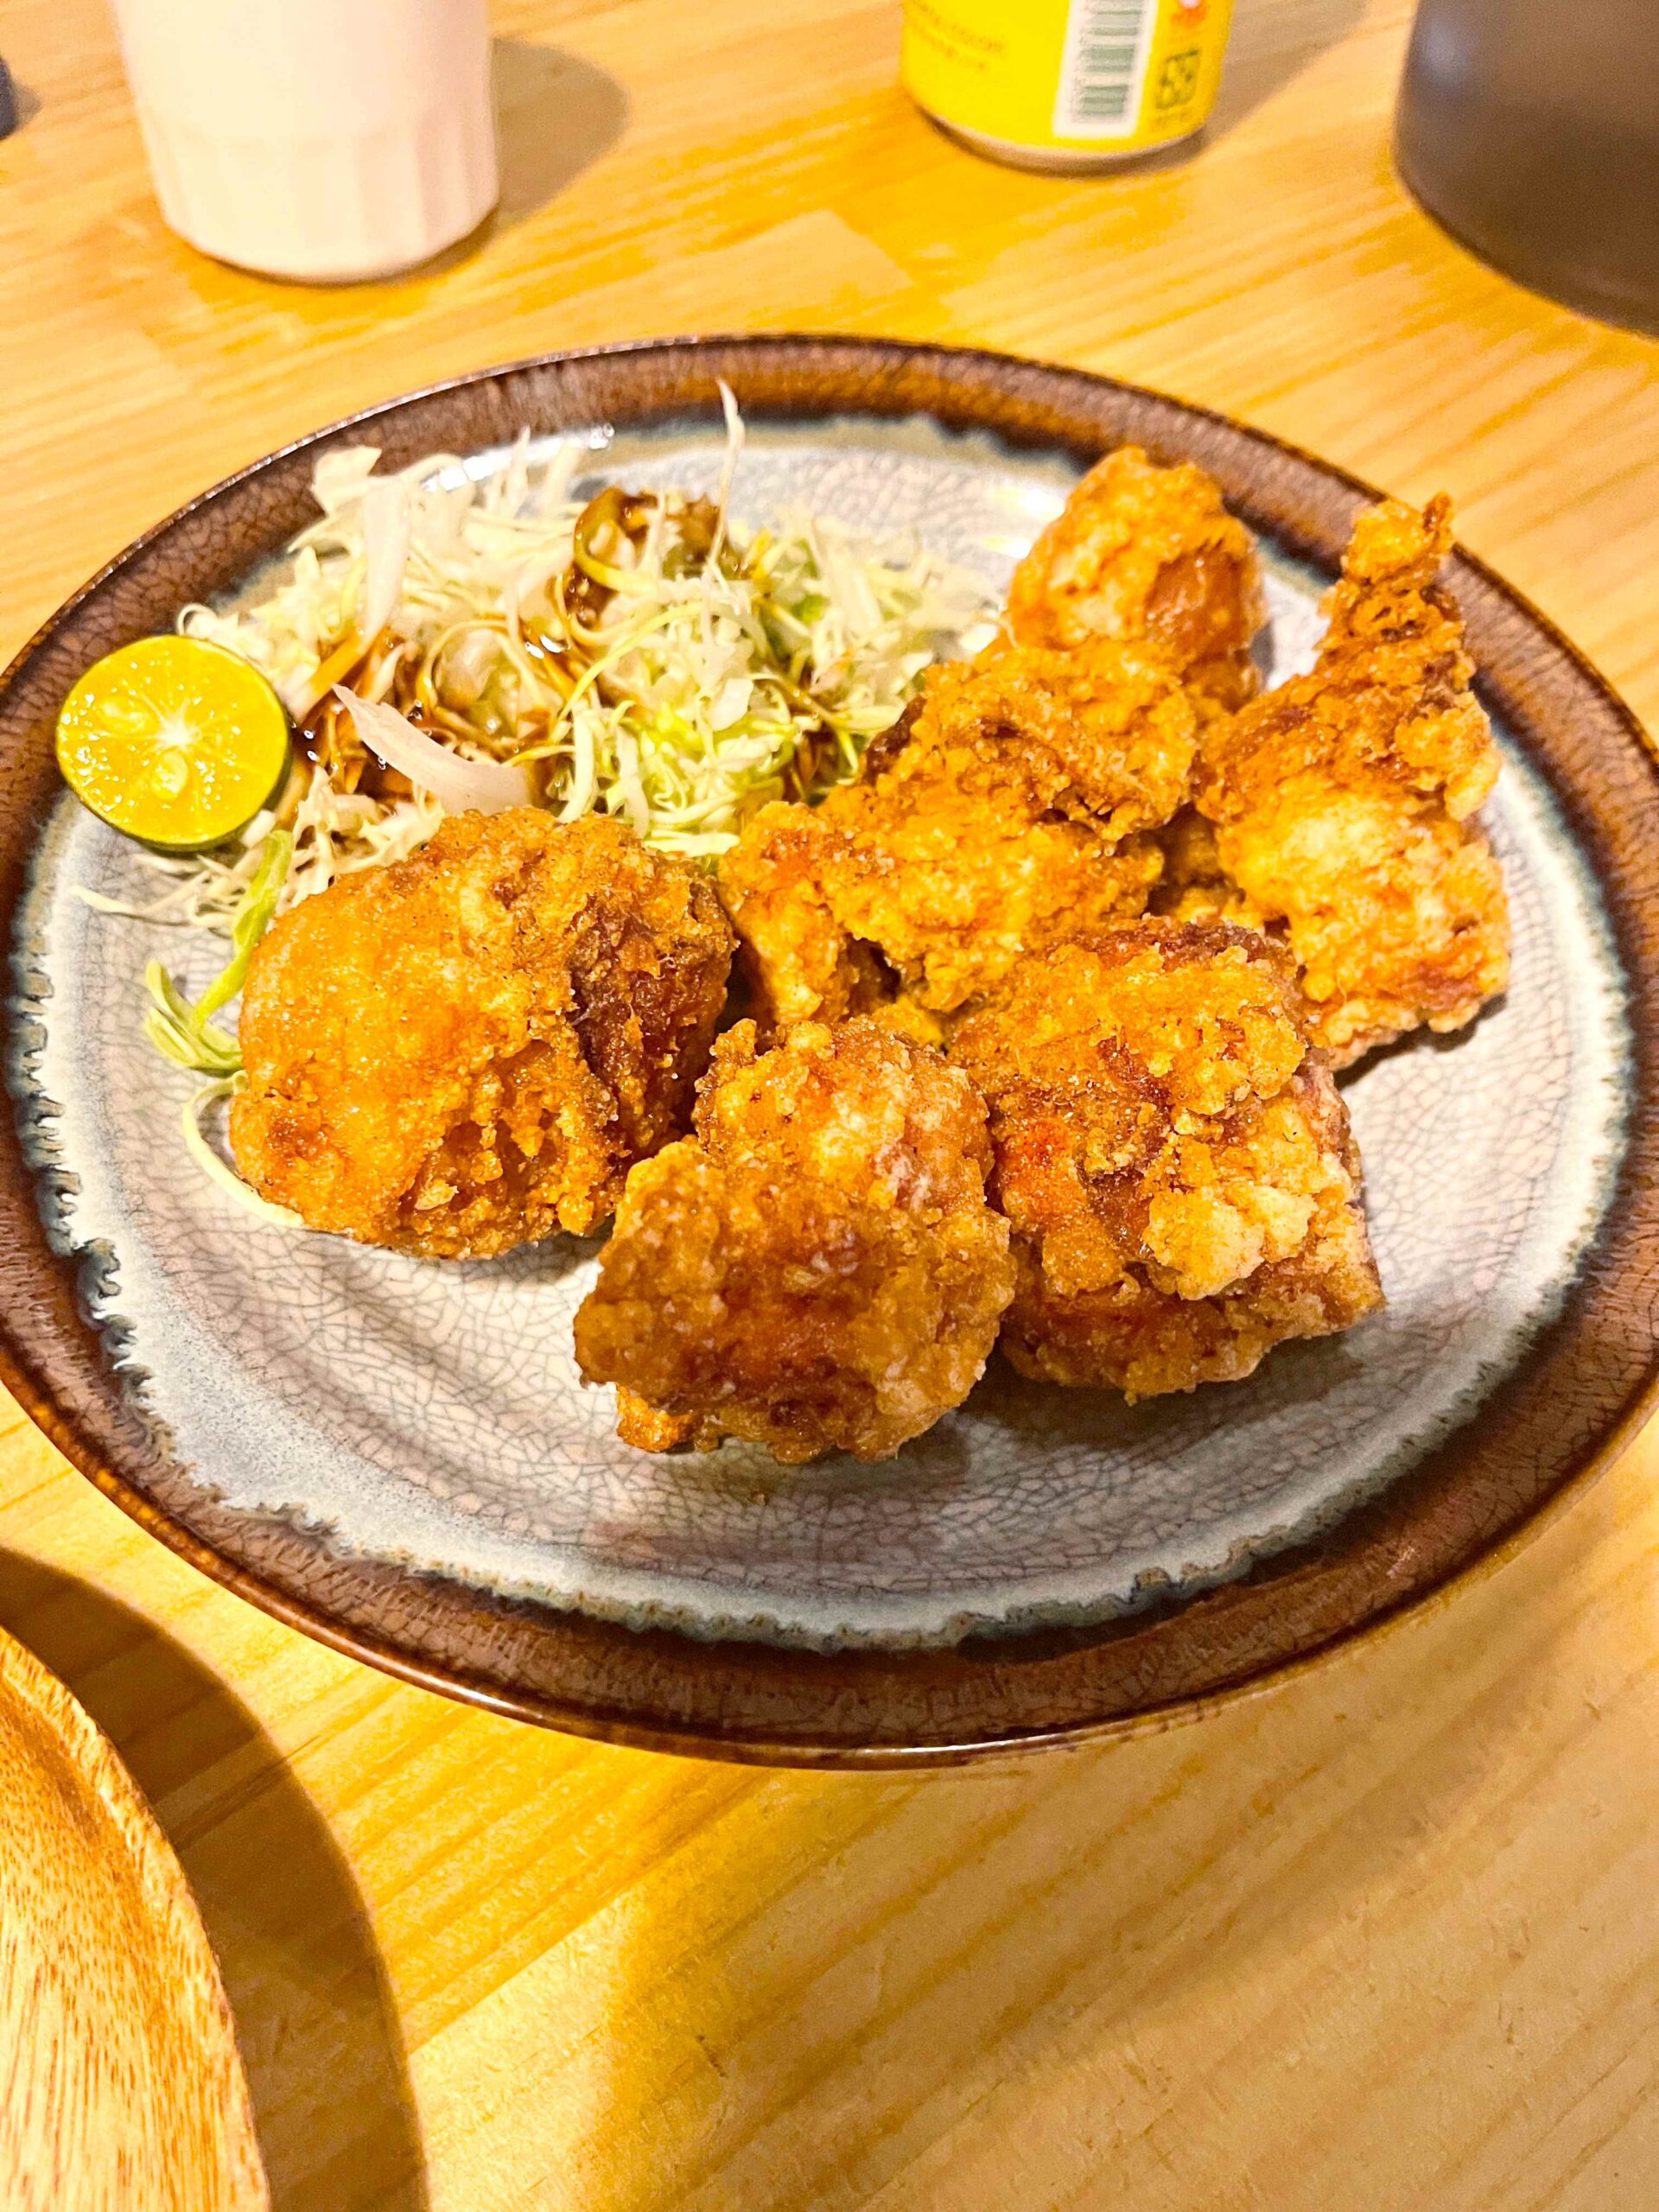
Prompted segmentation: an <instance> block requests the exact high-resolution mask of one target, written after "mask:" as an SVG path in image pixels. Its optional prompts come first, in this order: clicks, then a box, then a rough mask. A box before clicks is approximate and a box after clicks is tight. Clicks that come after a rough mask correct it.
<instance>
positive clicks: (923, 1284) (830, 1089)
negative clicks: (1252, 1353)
mask: <svg viewBox="0 0 1659 2212" xmlns="http://www.w3.org/2000/svg"><path fill="white" fill-rule="evenodd" d="M989 1165H990V1144H989V1141H988V1138H987V1135H986V1133H985V1109H984V1105H983V1103H982V1101H981V1099H980V1098H979V1096H978V1095H977V1093H976V1091H975V1090H974V1088H973V1086H972V1084H970V1083H969V1081H968V1079H967V1077H965V1076H963V1075H962V1074H961V1073H959V1072H958V1071H957V1070H956V1069H954V1068H950V1067H948V1066H947V1065H945V1064H944V1061H943V1060H942V1059H941V1058H939V1056H938V1053H937V1052H931V1051H929V1050H927V1049H926V1048H925V1047H923V1046H916V1045H912V1044H911V1043H910V1042H909V1041H908V1040H906V1039H902V1038H899V1037H895V1036H893V1035H892V1034H891V1033H888V1032H887V1031H885V1030H883V1029H881V1028H880V1027H877V1026H876V1025H875V1024H874V1023H873V1022H870V1021H868V1020H854V1021H850V1022H847V1023H844V1024H842V1026H841V1027H838V1028H835V1029H830V1028H828V1027H824V1026H823V1024H821V1023H817V1022H808V1023H804V1024H802V1025H801V1026H800V1027H797V1028H795V1029H792V1030H791V1031H790V1033H788V1035H787V1036H786V1038H785V1040H784V1042H783V1043H782V1044H781V1045H779V1046H778V1047H777V1048H776V1049H775V1050H773V1051H772V1052H766V1053H764V1054H761V1055H760V1056H759V1057H757V1056H756V1052H755V1030H754V1025H753V1022H747V1021H746V1022H740V1023H739V1024H738V1026H737V1027H735V1028H734V1029H732V1030H730V1031H728V1033H727V1034H726V1035H725V1036H724V1037H722V1038H721V1040H720V1043H719V1044H718V1045H717V1046H716V1047H715V1063H714V1066H713V1067H712V1068H711V1070H710V1071H709V1074H708V1076H707V1077H705V1078H704V1080H703V1082H702V1086H701V1088H700V1090H699V1093H698V1100H697V1113H696V1135H695V1136H692V1137H688V1138H686V1139H684V1140H683V1141H682V1142H681V1143H679V1144H675V1145H671V1146H669V1147H668V1148H667V1150H666V1151H664V1152H660V1153H658V1155H657V1157H656V1158H655V1159H654V1160H647V1161H645V1163H644V1164H643V1165H642V1166H639V1167H637V1168H635V1170H634V1172H633V1173H632V1175H630V1177H629V1178H628V1186H627V1191H626V1194H625V1196H624V1198H623V1200H622V1203H621V1205H620V1207H619V1208H618V1210H617V1217H616V1228H615V1230H614V1232H613V1235H612V1237H611V1241H610V1243H608V1244H607V1247H606V1249H605V1255H604V1258H603V1260H602V1261H601V1266H600V1274H599V1281H598V1282H597V1284H596V1285H595V1287H594V1289H593V1291H592V1292H591V1293H590V1294H588V1298H587V1299H586V1300H584V1302H583V1304H582V1308H581V1311H580V1312H579V1313H577V1315H576V1324H575V1334H576V1357H577V1359H578V1361H579V1362H580V1363H581V1367H582V1373H583V1374H584V1375H585V1376H587V1377H588V1380H589V1381H590V1382H597V1383H618V1384H619V1385H620V1386H621V1388H620V1390H619V1393H618V1397H619V1409H620V1415H621V1419H620V1423H619V1433H620V1434H621V1435H622V1436H623V1437H624V1439H625V1440H626V1441H627V1442H629V1443H632V1444H638V1445H640V1446H643V1447H644V1448H645V1449H646V1450H648V1451H650V1450H661V1449H663V1448H664V1447H665V1446H667V1445H668V1444H671V1443H674V1442H677V1441H679V1440H682V1439H683V1438H685V1437H688V1436H690V1437H695V1438H696V1440H697V1441H698V1442H700V1443H702V1444H709V1443H712V1442H713V1441H714V1440H715V1439H716V1438H717V1437H719V1436H721V1435H722V1434H723V1435H728V1436H741V1437H747V1438H749V1439H751V1440H753V1441H755V1442H757V1443H761V1444H765V1445H767V1446H770V1448H771V1450H772V1454H773V1456H774V1458H776V1459H780V1460H782V1461H784V1462H785V1464H786V1465H792V1464H794V1463H795V1462H797V1461H799V1460H803V1459H812V1458H814V1457H816V1455H817V1453H819V1452H829V1451H842V1452H855V1453H856V1455H857V1456H858V1457H859V1458H860V1459H887V1458H890V1457H891V1456H892V1454H893V1452H897V1451H898V1449H899V1446H900V1445H901V1444H903V1443H905V1442H906V1440H908V1439H909V1438H911V1437H912V1436H919V1435H920V1434H921V1433H922V1431H923V1430H924V1429H925V1428H928V1427H931V1425H932V1424H933V1422H934V1421H937V1420H938V1418H939V1416H940V1414H943V1413H945V1412H947V1411H948V1410H949V1409H950V1408H951V1407H952V1406H956V1405H959V1404H960V1403H961V1402H962V1401H963V1398H965V1397H966V1396H967V1395H968V1392H969V1390H970V1389H972V1387H973V1385H974V1383H975V1381H976V1379H977V1377H978V1376H979V1373H980V1370H982V1367H983V1366H984V1364H985V1360H986V1357H987V1356H988V1353H989V1351H990V1349H991V1346H992V1344H994V1343H995V1340H996V1330H997V1324H998V1322H999V1321H1000V1319H1001V1315H1002V1311H1003V1308H1004V1307H1005V1306H1007V1302H1008V1299H1009V1297H1010V1295H1011V1294H1012V1291H1013V1288H1014V1263H1013V1262H1012V1261H1011V1260H1010V1258H1009V1256H1008V1230H1007V1223H1006V1222H1004V1221H1002V1220H1001V1218H1000V1217H998V1216H997V1215H995V1213H993V1212H992V1211H991V1209H990V1208H989V1206H988V1205H987V1204H986V1202H985V1194H984V1184H985V1175H986V1171H987V1169H988V1167H989Z"/></svg>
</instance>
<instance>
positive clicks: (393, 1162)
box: [230, 807, 732, 1259]
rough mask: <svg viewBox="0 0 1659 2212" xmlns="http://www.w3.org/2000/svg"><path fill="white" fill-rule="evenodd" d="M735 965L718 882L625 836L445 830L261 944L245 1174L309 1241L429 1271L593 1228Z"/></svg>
mask: <svg viewBox="0 0 1659 2212" xmlns="http://www.w3.org/2000/svg"><path fill="white" fill-rule="evenodd" d="M731 956H732V936H731V931H730V930H729V929H728V926H727V924H726V920H725V918H724V916H723V915H722V914H721V911H720V905H719V901H718V899H716V897H715V892H714V888H713V887H712V885H710V884H709V883H708V882H707V881H705V880H703V879H702V877H701V876H699V875H698V874H696V873H695V872H694V871H693V870H692V869H691V868H688V867H686V866H685V865H684V864H683V863H682V862H680V861H675V860H672V859H670V858H667V857H665V856H664V855H661V854H658V853H654V852H652V851H650V850H648V849H647V848H646V847H645V846H644V845H642V844H641V843H640V842H639V839H638V838H637V837H636V836H634V834H633V832H632V830H631V829H628V828H626V826H625V825H624V824H623V823H620V822H616V821H613V820H611V819H609V818H607V817H603V816H589V817H587V818H586V819H584V820H582V821H579V822H572V823H560V822H557V821H556V820H555V819H554V818H553V817H551V816H550V815H548V814H544V813H541V812H538V811H537V810H534V809H531V808H528V807H525V808H515V809H513V810H511V811H509V812H506V813H502V814H495V815H490V816H485V815H479V814H463V815H457V816H454V817H451V818H450V819H449V820H448V821H447V822H445V823H444V824H443V826H442V828H441V829H440V830H439V831H438V833H437V835H436V836H435V837H434V838H433V840H432V841H431V842H430V843H429V845H427V846H426V847H424V849H423V850H421V851H420V852H418V853H416V854H415V855H414V856H413V857H412V858H411V859H409V860H405V861H397V862H396V863H395V864H393V865H392V866H390V867H386V868H374V869H371V870H366V871H365V872H364V873H363V874H357V875H351V876H346V877H345V878H343V879H342V880H340V881H339V882H337V883H335V884H334V885H333V886H332V887H330V888H329V889H328V890H327V891H323V892H320V893H318V894H317V895H316V896H315V897H314V898H310V899H306V900H305V901H304V902H303V904H302V905H300V906H296V908H295V909H294V910H293V912H291V913H289V914H288V915H286V916H284V917H283V919H282V920H280V921H279V922H277V924H276V925H275V926H274V927H273V928H272V929H271V930H270V932H269V934H268V935H267V937H266V938H264V942H263V943H262V944H261V945H260V946H259V948H258V950H257V953H256V954H255V956H254V959H253V963H252V966H251V969H250V970H249V973H248V980H247V985H246V988H245V994H244V997H243V1003H242V1024H241V1041H242V1055H243V1061H244V1065H245V1070H246V1075H247V1086H246V1089H245V1090H244V1091H243V1092H242V1093H241V1094H240V1095H239V1096H237V1097H236V1098H235V1099H234V1100H233V1101H232V1107H231V1121H230V1130H231V1143H232V1149H233V1150H234V1152H235V1154H236V1160H237V1165H238V1167H239V1168H240V1170H241V1172H242V1173H243V1175H244V1176H245V1178H246V1179H247V1180H248V1181H249V1182H250V1183H251V1185H253V1187H254V1188H255V1189H256V1190H257V1191H258V1192H260V1194H261V1195H262V1196H263V1197H264V1198H270V1199H273V1200H275V1201H276V1202H277V1203H278V1204H279V1205H286V1206H290V1207H292V1208H293V1209H294V1211H296V1213H298V1214H299V1215H300V1217H302V1220H304V1221H305V1222H306V1223H307V1224H308V1225H309V1226H310V1227H311V1228H313V1229H325V1230H338V1231H340V1232H341V1233H342V1234H344V1235H346V1236H353V1237H356V1238H358V1239H359V1240H360V1241H361V1242H363V1243H370V1244H385V1245H391V1246H392V1247H394V1248H395V1249H400V1250H404V1251H410V1252H418V1253H424V1254H428V1255H432V1256H435V1257H442V1258H446V1259H462V1258H473V1257H479V1256H482V1255H491V1254H494V1253H499V1252H505V1251H507V1250H508V1249H511V1248H512V1246H514V1245H516V1244H522V1243H528V1242H530V1241H531V1239H533V1238H536V1237H541V1236H549V1235H550V1234H552V1233H553V1232H554V1231H556V1230H560V1229H564V1230H574V1231H576V1232H578V1233H582V1232H585V1231H587V1230H592V1229H594V1228H595V1227H597V1226H598V1224H600V1223H601V1221H603V1220H604V1219H605V1217H606V1216H607V1214H609V1213H610V1212H611V1211H612V1209H613V1206H614V1205H615V1204H616V1201H617V1199H618V1198H619V1197H620V1194H621V1190H622V1185H623V1181H624V1179H625V1178H626V1174H627V1171H628V1169H629V1168H630V1167H632V1166H633V1164H634V1162H635V1161H636V1160H640V1159H642V1158H644V1157H645V1154H649V1153H652V1152H654V1151H655V1150H656V1149H657V1147H658V1146H659V1145H661V1144H664V1143H665V1142H666V1141H667V1140H668V1139H669V1138H671V1137H672V1136H675V1135H677V1134H678V1133H679V1130H680V1128H682V1127H683V1116H684V1115H685V1112H686V1110H687V1109H688V1108H689V1106H690V1101H691V1093H692V1086H693V1085H694V1084H695V1082H696V1077H698V1075H699V1074H700V1073H701V1072H702V1068H703V1066H704V1065H705V1064H706V1062H707V1059H708V1055H709V1043H710V1040H711V1039H712V1037H713V1034H714V1030H715V1023H716V1021H717V1020H718V1019H719V1017H720V1013H721V1007H722V1005H723V1003H724V1000H725V994H726V979H727V975H728V970H729V968H730V965H731Z"/></svg>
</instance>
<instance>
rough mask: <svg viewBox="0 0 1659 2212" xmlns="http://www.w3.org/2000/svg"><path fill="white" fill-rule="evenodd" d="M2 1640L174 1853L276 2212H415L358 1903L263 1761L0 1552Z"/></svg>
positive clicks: (417, 2165)
mask: <svg viewBox="0 0 1659 2212" xmlns="http://www.w3.org/2000/svg"><path fill="white" fill-rule="evenodd" d="M0 1624H3V1625H4V1626H5V1627H6V1628H8V1629H10V1631H11V1633H12V1634H13V1635H14V1636H16V1637H17V1638H18V1639H19V1641H20V1642H22V1643H26V1644H27V1645H28V1646H29V1649H31V1650H32V1651H34V1652H35V1654H36V1655H37V1656H38V1657H40V1658H41V1660H43V1661H44V1662H45V1663H46V1664H47V1666H48V1667H49V1668H51V1669H52V1670H53V1672H54V1674H55V1675H58V1676H59V1677H60V1679H61V1680H62V1681H65V1682H67V1684H68V1686H69V1688H71V1689H72V1690H73V1692H74V1694H75V1695H76V1696H77V1697H78V1698H79V1700H80V1702H81V1703H82V1705H84V1706H85V1707H86V1710H87V1711H88V1712H89V1713H91V1714H92V1718H93V1719H94V1720H96V1721H97V1722H98V1724H99V1726H100V1727H101V1728H102V1729H103V1730H104V1732H105V1734H106V1735H107V1736H108V1737H109V1738H110V1739H111V1742H112V1743H113V1744H114V1745H115V1747H116V1749H117V1750H118V1751H119V1752H120V1754H121V1756H122V1758H124V1760H125V1762H126V1764H127V1767H128V1769H129V1770H130V1772H131V1774H132V1776H133V1777H134V1779H135V1780H136V1781H137V1784H138V1787H139V1788H140V1789H142V1790H143V1793H144V1795H145V1796H146V1797H147V1798H148V1799H149V1802H150V1804H151V1807H152V1808H154V1809H155V1811H156V1816H157V1818H158V1819H159V1821H161V1824H162V1827H163V1828H164V1829H165V1830H166V1832H167V1834H168V1840H169V1841H170V1842H171V1844H172V1845H173V1847H174V1849H175V1851H176V1852H177V1853H178V1855H179V1859H180V1861H181V1864H182V1866H183V1867H184V1871H185V1872H186V1874H187V1875H188V1878H189V1880H190V1884H191V1887H192V1888H193V1889H194V1891H195V1895H196V1900H197V1903H198V1904H200V1908H201V1916H202V1919H203V1921H204V1922H205V1923H206V1925H207V1935H208V1938H209V1940H210V1941H211V1942H212V1944H213V1949H214V1951H215V1952H216V1953H217V1955H218V1957H219V1969H220V1972H221V1973H222V1974H223V1975H224V1979H225V1986H226V1993H227V1994H228V1996H229V1998H230V2001H231V2009H232V2012H233V2013H234V2015H235V2018H236V2029H237V2040H238V2044H240V2046H241V2050H242V2057H243V2061H244V2063H245V2067H246V2069H247V2075H248V2082H249V2087H250V2088H251V2091H252V2095H253V2103H254V2110H255V2114H256V2117H257V2123H258V2129H259V2141H260V2147H261V2149H262V2151H263V2152H264V2158H265V2166H266V2171H267V2172H268V2174H269V2176H270V2188H271V2201H272V2204H273V2207H274V2208H275V2212H340V2208H341V2207H343V2206H346V2205H347V2204H352V2205H357V2204H369V2203H372V2204H374V2205H375V2206H376V2208H377V2212H425V2208H426V2207H427V2204H428V2202H429V2199H428V2195H427V2190H426V2186H425V2183H424V2181H423V2178H422V2173H423V2158H422V2153H421V2144H420V2134H419V2130H418V2126H417V2123H416V2117H415V2110H414V2106H413V2102H412V2101H411V2098H410V2088H409V2080H408V2075H407V2072H406V2070H405V2067H404V2053H403V2046H402V2043H401V2039H400V2037H399V2035H398V2031H397V2019H396V2015H395V2012H394V2011H393V2007H392V2003H391V1993H390V1992H389V1990H388V1988H387V1986H386V1980H385V1972H384V1970H383V1968H382V1967H381V1964H380V1960H379V1956H378V1953H377V1951H376V1949H375V1946H374V1940H373V1937H372V1935H371V1933H370V1929H369V1926H368V1922H367V1918H366V1916H365V1911H364V1908H363V1900H362V1898H361V1897H360V1896H359V1892H358V1889H357V1885H356V1884H355V1883H354V1882H353V1878H352V1875H351V1872H350V1871H349V1869H348V1868H347V1866H346V1862H345V1860H344V1859H343V1858H342V1857H341V1855H340V1851H339V1849H338V1847H337V1846H336V1845H335V1843H334V1839H333V1838H332V1836H331V1835H330V1834H329V1833H328V1830H327V1826H326V1825H325V1823H324V1822H323V1821H322V1819H321V1816H320V1815H318V1813H317V1811H316V1809H315V1807H314V1806H313V1805H312V1803H311V1801H310V1799H309V1798H308V1796H306V1794H305V1792H304V1790H303V1789H302V1788H301V1787H300V1785H299V1783H297V1782H296V1780H295V1779H294V1777H293V1776H292V1775H291V1774H290V1772H289V1770H288V1768H287V1767H286V1766H285V1765H284V1764H283V1760H282V1758H281V1755H280V1754H279V1752H278V1751H277V1748H276V1746H275V1745H273V1744H272V1743H271V1741H270V1738H268V1737H267V1736H266V1735H265V1734H264V1731H263V1730H262V1729H261V1728H260V1726H259V1725H258V1723H257V1721H256V1720H255V1719H254V1718H253V1716H252V1715H251V1713H249V1712H247V1710H246V1709H245V1707H243V1706H242V1705H240V1704H238V1701H237V1700H236V1699H235V1698H234V1697H232V1695H231V1694H230V1693H229V1692H228V1691H227V1690H226V1688H225V1686H224V1685H223V1683H222V1682H220V1681H218V1680H217V1678H216V1677H215V1676H213V1675H211V1674H209V1673H208V1672H207V1669H205V1668H203V1667H201V1666H200V1665H199V1664H198V1663H197V1662H196V1661H195V1660H194V1659H193V1658H192V1657H191V1656H190V1655H189V1654H188V1652H187V1651H185V1650H184V1649H181V1646H180V1645H178V1644H177V1643H175V1642H173V1640H172V1639H171V1638H170V1637H167V1636H164V1635H163V1634H162V1632H161V1630H158V1629H156V1627H154V1626H153V1625H152V1624H150V1623H149V1622H148V1621H146V1620H145V1619H143V1618H142V1617H141V1616H140V1615H138V1614H137V1613H135V1612H132V1611H130V1610H129V1609H128V1608H127V1607H126V1606H124V1605H118V1604H117V1603H116V1602H115V1601H114V1600H113V1599H110V1598H106V1597H105V1596H104V1595H103V1594H102V1593H101V1592H99V1591H97V1590H95V1589H93V1588H92V1586H90V1585H88V1584H86V1583H85V1582H82V1581H79V1580H76V1579H75V1578H74V1577H73V1576H70V1575H67V1574H63V1573H59V1572H58V1571H57V1570H56V1569H55V1568H52V1567H42V1566H40V1565H38V1564H37V1563H36V1562H35V1561H34V1560H27V1559H22V1558H20V1557H18V1556H17V1555H16V1554H13V1553H9V1552H0Z"/></svg>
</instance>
